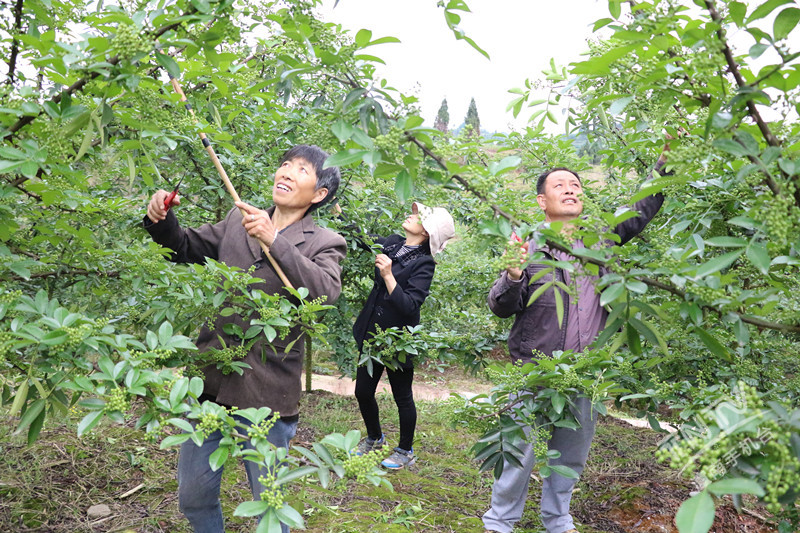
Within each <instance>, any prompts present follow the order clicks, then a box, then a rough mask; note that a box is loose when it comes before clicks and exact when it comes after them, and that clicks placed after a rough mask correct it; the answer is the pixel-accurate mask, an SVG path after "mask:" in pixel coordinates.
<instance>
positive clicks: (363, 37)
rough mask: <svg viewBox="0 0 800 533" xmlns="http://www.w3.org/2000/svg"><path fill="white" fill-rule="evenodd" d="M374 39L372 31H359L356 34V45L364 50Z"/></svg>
mask: <svg viewBox="0 0 800 533" xmlns="http://www.w3.org/2000/svg"><path fill="white" fill-rule="evenodd" d="M370 39H372V31H371V30H367V29H361V30H358V33H356V38H355V43H356V46H358V47H359V48H364V47H365V46H367V45H368V44H369V40H370Z"/></svg>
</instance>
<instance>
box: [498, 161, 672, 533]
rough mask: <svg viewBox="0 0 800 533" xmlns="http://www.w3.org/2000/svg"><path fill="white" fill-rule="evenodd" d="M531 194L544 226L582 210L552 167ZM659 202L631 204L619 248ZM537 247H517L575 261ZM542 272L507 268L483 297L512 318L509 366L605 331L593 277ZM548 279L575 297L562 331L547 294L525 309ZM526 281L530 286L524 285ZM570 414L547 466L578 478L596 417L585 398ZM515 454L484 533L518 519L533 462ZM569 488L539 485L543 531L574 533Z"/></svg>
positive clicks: (502, 531) (575, 183)
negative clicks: (517, 459)
mask: <svg viewBox="0 0 800 533" xmlns="http://www.w3.org/2000/svg"><path fill="white" fill-rule="evenodd" d="M667 149H668V148H666V147H665V150H667ZM665 162H666V154H665V153H662V154H661V157H660V158H659V160H658V163H656V167H655V170H656V171H660V170H661V169H662V168H663V166H664V163H665ZM536 192H537V194H538V196H537V198H536V199H537V201H538V203H539V207H541V208H542V210H543V211H544V214H545V222H570V221H574V220H575V219H577V218H578V217H579V216H580V215H581V213H582V212H583V202H582V200H581V197H582V195H583V193H584V192H583V187H582V183H581V179H580V177H579V176H578V175H577V174H576V173H575V172H573V171H571V170H569V169H566V168H555V169H553V170H550V171H548V172H545V173H544V174H542V175H541V176H539V179H538V181H537V184H536ZM663 202H664V197H663V195H661V194H660V193H659V194H655V195H653V196H648V197H647V198H644V199H642V200H640V201H639V202H636V204H634V206H633V209H634V210H635V211H637V212H638V213H639V216H637V217H634V218H630V219H628V220H626V221H624V222H622V223H621V224H619V225H618V226H617V227H615V228H614V232H615V233H616V234H617V235H619V237H620V244H624V243H626V242H628V241H629V240H631V239H632V238H634V237H635V236H636V235H638V234H639V233H640V232H641V231H642V230H643V229H644V227H645V226H646V225H647V224H648V223H649V222H650V220H652V218H653V217H654V216H655V215H656V213H657V212H658V210H659V209H660V208H661V204H662V203H663ZM535 246H536V245H535V244H534V243H533V242H532V241H530V242H526V243H525V244H523V245H522V249H523V250H525V251H526V252H528V253H530V254H534V253H537V252H538V253H541V254H542V255H543V256H544V258H545V259H550V260H557V261H570V260H573V259H574V258H573V257H571V256H570V255H569V254H567V253H564V252H561V251H559V250H552V249H550V248H549V247H543V248H536V247H535ZM579 247H583V243H582V242H580V241H578V242H575V243H573V248H579ZM544 268H549V267H545V266H544V265H541V264H535V263H531V264H529V265H528V266H527V267H525V268H524V269H520V268H515V267H511V268H508V269H507V270H505V271H504V272H503V273H502V274H501V275H500V278H499V279H498V280H497V281H496V282H495V283H494V285H493V286H492V289H491V291H490V292H489V307H490V308H491V310H492V312H493V313H494V314H496V315H497V316H499V317H502V318H506V317H510V316H512V315H515V319H514V325H513V326H512V327H511V332H510V333H509V336H508V351H509V353H510V355H511V359H512V360H513V361H514V362H519V363H527V362H530V361H531V360H532V359H533V357H534V350H536V351H537V353H538V352H541V353H543V354H544V355H546V356H550V355H552V353H553V352H554V351H557V350H561V351H566V350H572V351H573V352H582V351H583V350H585V349H586V348H587V347H588V346H589V345H590V344H591V343H592V342H593V341H594V339H595V338H596V337H597V335H598V334H599V333H600V331H602V329H603V328H604V327H605V322H606V317H607V315H608V313H607V311H606V310H605V308H603V307H602V306H601V305H600V295H599V294H598V293H597V292H596V290H595V282H596V281H597V279H598V276H593V275H589V274H587V273H582V272H580V269H578V271H577V273H578V275H574V276H570V274H569V273H568V272H566V271H565V270H563V269H560V268H556V269H555V271H554V273H549V274H546V275H544V276H541V277H539V278H538V279H536V274H537V273H538V272H540V271H541V270H542V269H544ZM553 275H555V276H556V280H557V281H561V282H563V283H564V284H566V285H568V286H571V287H572V288H573V289H574V291H575V293H576V294H577V295H578V297H577V298H576V299H573V298H570V297H569V295H568V294H567V293H566V292H564V291H562V292H561V296H562V299H563V302H564V322H563V323H564V324H565V327H560V324H559V323H558V318H557V313H556V303H555V293H554V289H553V288H550V289H548V290H546V291H545V292H544V293H542V294H541V295H540V296H539V297H538V298H537V299H536V300H535V301H534V302H533V303H532V304H531V305H530V306H528V305H527V304H528V300H529V298H530V295H532V294H533V293H534V292H535V291H536V289H537V288H539V287H541V286H542V285H543V284H545V283H548V282H552V281H553ZM532 278H533V279H535V281H533V282H530V280H531V279H532ZM555 290H561V289H555ZM574 412H575V415H576V418H577V419H578V422H579V423H580V424H581V427H580V428H579V429H574V430H573V429H568V428H555V429H554V430H553V433H552V436H551V438H550V441H549V442H548V448H549V449H554V450H558V451H559V452H561V456H560V457H559V458H558V459H554V460H551V461H550V464H554V465H556V464H557V465H564V466H567V467H569V468H571V469H573V470H575V472H577V473H578V474H579V475H580V473H581V472H582V471H583V467H584V465H585V464H586V458H587V457H588V455H589V447H590V446H591V443H592V438H593V437H594V429H595V422H596V420H597V416H596V413H595V414H594V416H593V415H592V408H591V402H590V400H589V399H588V398H576V399H575V411H574ZM521 449H522V450H523V454H524V455H523V458H522V468H517V467H515V466H513V465H511V464H509V463H507V462H506V463H505V464H504V468H503V473H502V475H501V476H500V478H499V479H497V480H496V481H495V483H494V485H493V487H492V501H491V508H490V509H489V510H488V511H487V512H486V514H484V515H483V523H484V526H485V527H486V533H492V532H494V533H509V532H510V531H511V530H512V528H513V526H514V524H515V523H516V522H518V521H519V520H520V518H522V511H523V509H524V507H525V499H526V497H527V495H528V482H529V481H530V476H531V470H532V468H533V465H534V463H535V460H536V457H535V454H534V453H533V451H532V446H531V445H530V444H525V445H524V446H521ZM575 482H576V480H575V479H569V478H566V477H563V476H561V475H559V474H557V473H555V472H553V473H552V474H551V475H550V476H548V477H546V478H544V479H543V481H542V501H541V517H542V523H543V524H544V527H545V529H546V530H547V532H548V533H577V530H576V529H575V525H574V523H573V520H572V516H571V515H570V513H569V504H570V499H571V497H572V489H573V488H574V486H575Z"/></svg>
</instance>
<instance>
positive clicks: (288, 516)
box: [275, 503, 303, 529]
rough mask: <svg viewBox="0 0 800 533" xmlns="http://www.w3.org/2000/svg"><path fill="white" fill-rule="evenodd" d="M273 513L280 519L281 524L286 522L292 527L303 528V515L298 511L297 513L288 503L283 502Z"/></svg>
mask: <svg viewBox="0 0 800 533" xmlns="http://www.w3.org/2000/svg"><path fill="white" fill-rule="evenodd" d="M275 514H277V515H278V519H279V520H280V521H281V523H282V524H286V525H287V526H289V527H292V528H294V529H302V528H303V517H302V515H301V514H300V513H298V512H297V511H296V510H295V508H294V507H292V506H291V505H289V504H288V503H284V504H283V507H281V508H280V509H278V510H276V511H275Z"/></svg>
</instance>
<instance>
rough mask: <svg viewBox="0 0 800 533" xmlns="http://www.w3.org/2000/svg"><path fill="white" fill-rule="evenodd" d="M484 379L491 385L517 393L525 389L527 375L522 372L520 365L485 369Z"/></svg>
mask: <svg viewBox="0 0 800 533" xmlns="http://www.w3.org/2000/svg"><path fill="white" fill-rule="evenodd" d="M486 377H487V378H488V379H489V381H491V382H492V383H495V384H497V385H502V386H504V387H505V388H507V389H508V390H511V391H518V390H522V389H523V388H525V383H526V382H527V377H528V374H527V373H525V372H523V371H522V366H520V365H506V366H505V367H504V368H502V369H497V368H493V367H489V368H487V369H486Z"/></svg>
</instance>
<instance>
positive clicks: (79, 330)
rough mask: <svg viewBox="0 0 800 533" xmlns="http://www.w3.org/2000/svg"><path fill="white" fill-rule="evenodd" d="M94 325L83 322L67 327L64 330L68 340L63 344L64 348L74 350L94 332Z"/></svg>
mask: <svg viewBox="0 0 800 533" xmlns="http://www.w3.org/2000/svg"><path fill="white" fill-rule="evenodd" d="M93 330H94V327H93V326H92V325H91V324H81V325H80V326H75V327H67V328H64V331H65V332H66V334H67V341H66V342H64V343H62V344H61V348H63V349H64V350H74V349H75V348H77V347H78V346H79V345H80V344H81V343H82V342H83V340H84V339H85V338H86V337H88V336H89V335H91V334H92V332H93Z"/></svg>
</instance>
